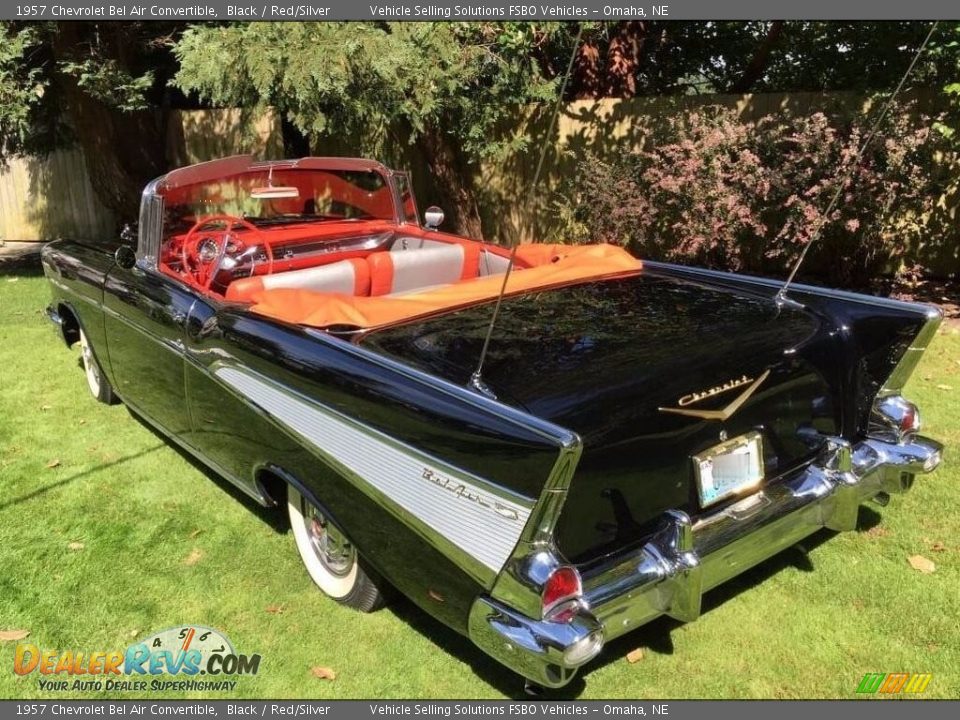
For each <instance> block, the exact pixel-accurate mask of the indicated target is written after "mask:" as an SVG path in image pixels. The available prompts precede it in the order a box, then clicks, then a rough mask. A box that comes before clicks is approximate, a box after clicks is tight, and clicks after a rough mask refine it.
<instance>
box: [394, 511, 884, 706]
mask: <svg viewBox="0 0 960 720" xmlns="http://www.w3.org/2000/svg"><path fill="white" fill-rule="evenodd" d="M880 520H881V516H880V514H879V513H878V512H876V511H875V510H873V509H872V508H869V507H865V506H863V507H861V508H860V516H859V520H858V523H857V531H858V532H865V531H867V530H869V529H870V528H872V527H874V526H876V525H877V524H878V523H879V522H880ZM836 534H837V533H836V532H834V531H832V530H826V529H822V530H819V531H817V532H815V533H814V534H813V535H810V536H809V537H808V538H806V539H804V540H803V541H801V542H800V543H797V544H796V545H793V546H791V547H789V548H787V549H786V550H784V551H782V552H780V553H778V554H777V555H774V556H773V557H772V558H770V559H768V560H766V561H764V562H762V563H760V564H759V565H757V566H755V567H753V568H751V569H749V570H747V571H745V572H743V573H741V574H740V575H738V576H736V577H734V578H732V579H731V580H728V581H727V582H725V583H724V584H722V585H720V586H719V587H717V588H714V589H713V590H710V591H709V592H707V593H706V594H705V595H704V596H703V601H702V608H701V610H702V614H704V615H706V614H707V613H709V612H710V611H711V610H714V609H715V608H718V607H720V606H721V605H723V604H724V603H726V602H728V601H730V600H732V599H734V598H735V597H737V596H738V595H740V594H741V593H744V592H746V591H748V590H751V589H752V588H754V587H756V586H758V585H761V584H763V583H764V582H766V581H768V580H769V579H771V578H772V577H773V576H775V575H777V574H778V573H780V572H781V571H783V570H786V569H788V568H793V569H795V570H799V571H800V572H804V573H808V572H813V571H814V570H815V568H814V565H813V562H812V561H811V559H810V555H809V553H810V552H811V551H812V550H814V549H816V548H817V547H819V546H820V545H822V544H823V543H825V542H827V541H828V540H830V539H831V538H833V537H834V536H835V535H836ZM388 610H389V611H390V612H392V613H393V614H394V615H395V616H396V617H397V618H399V619H400V620H401V621H403V622H404V623H405V624H406V625H408V626H410V627H411V628H412V629H413V630H415V631H416V632H418V633H420V634H421V635H424V636H426V637H428V638H430V639H431V640H432V641H433V642H434V643H435V644H437V645H439V646H440V647H441V648H442V649H443V650H444V651H446V652H448V653H450V654H451V655H453V656H455V657H457V658H459V659H460V660H462V661H463V662H465V663H466V664H468V665H470V667H472V668H473V670H474V672H475V673H476V674H477V676H478V677H479V678H480V679H481V680H483V681H484V682H486V683H488V684H489V685H491V686H492V687H494V688H495V689H496V690H498V691H499V692H502V693H503V694H504V695H507V696H509V697H511V698H513V699H516V700H529V699H530V697H529V696H528V695H526V694H525V693H524V689H523V680H522V678H520V677H519V676H518V675H516V674H515V673H513V672H512V671H510V670H508V669H507V668H505V667H504V666H502V665H500V664H499V663H498V662H496V661H495V660H493V659H492V658H490V657H488V656H487V655H486V654H485V653H483V652H482V651H481V650H480V649H479V648H477V647H476V646H475V645H474V644H473V643H472V642H471V641H470V640H469V638H466V637H464V636H462V635H460V634H459V633H457V632H455V631H454V630H451V629H450V628H447V627H446V626H444V625H442V624H441V623H439V622H437V621H436V620H434V619H433V618H432V617H430V616H429V615H427V614H426V613H425V612H424V611H423V610H421V609H420V608H419V607H417V606H416V605H415V604H414V603H412V602H410V601H409V600H406V599H405V598H398V599H397V600H395V601H394V602H393V603H391V605H390V606H389V607H388ZM683 624H684V623H682V622H679V621H677V620H673V619H671V618H668V617H665V616H664V617H660V618H657V619H656V620H653V621H651V622H649V623H647V624H646V625H643V626H641V627H639V628H637V629H636V630H633V631H632V632H629V633H627V634H626V635H623V636H622V637H619V638H616V639H615V640H612V641H610V642H608V643H606V644H605V645H604V648H603V652H602V653H601V654H600V656H599V657H598V658H596V659H595V660H593V661H592V662H590V663H588V664H587V665H586V666H584V667H583V668H582V669H581V671H580V672H579V673H578V675H577V677H576V678H574V680H573V681H572V682H571V683H570V684H569V685H567V686H566V687H563V688H558V689H545V690H544V691H543V694H542V697H543V698H544V699H549V700H574V699H576V698H578V697H580V695H581V694H582V693H583V691H584V689H585V688H586V683H587V682H588V681H589V677H590V673H592V672H593V671H595V670H599V669H601V668H604V667H606V666H607V665H610V664H612V663H615V662H620V661H622V660H623V658H624V656H625V655H626V654H627V653H629V652H630V651H631V650H634V649H635V648H638V647H643V648H645V649H646V650H648V651H650V652H652V653H653V654H656V655H672V654H673V652H674V644H673V638H672V632H673V631H674V630H675V629H676V628H678V627H680V626H681V625H683Z"/></svg>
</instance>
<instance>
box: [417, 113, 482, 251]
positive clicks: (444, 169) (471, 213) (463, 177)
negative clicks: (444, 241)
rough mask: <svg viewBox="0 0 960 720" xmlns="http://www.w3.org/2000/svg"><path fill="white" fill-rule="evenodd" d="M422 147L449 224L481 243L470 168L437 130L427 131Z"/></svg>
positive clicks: (478, 210)
mask: <svg viewBox="0 0 960 720" xmlns="http://www.w3.org/2000/svg"><path fill="white" fill-rule="evenodd" d="M420 146H421V148H422V149H423V151H424V155H425V156H426V160H427V166H428V167H429V169H430V174H431V175H432V176H433V179H434V182H433V185H434V187H436V188H437V191H438V193H439V195H440V198H441V202H442V203H443V205H444V208H443V209H444V211H445V212H446V215H447V221H446V222H447V223H449V225H450V227H451V228H452V229H453V231H454V232H455V233H457V234H458V235H464V236H466V237H469V238H473V239H474V240H482V239H483V227H482V225H481V222H480V209H479V206H478V204H477V195H476V190H475V188H474V184H473V173H472V172H471V171H470V168H469V167H467V164H466V163H465V162H464V160H463V158H462V157H461V156H460V153H459V152H458V151H457V149H456V148H455V147H454V146H453V145H452V144H451V143H450V140H449V138H448V137H447V136H446V135H444V134H443V132H442V131H441V130H439V129H438V128H436V127H433V126H431V127H428V128H426V129H425V130H424V132H423V134H422V135H421V138H420Z"/></svg>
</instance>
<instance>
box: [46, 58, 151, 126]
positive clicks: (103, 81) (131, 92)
mask: <svg viewBox="0 0 960 720" xmlns="http://www.w3.org/2000/svg"><path fill="white" fill-rule="evenodd" d="M59 67H60V71H61V72H63V73H64V74H65V75H69V76H71V77H73V78H75V79H76V81H77V86H78V87H80V88H82V89H83V90H84V91H85V92H86V93H87V94H88V95H90V96H91V97H93V98H96V99H97V100H99V101H100V102H102V103H104V104H106V105H111V106H113V107H116V108H117V109H118V110H122V111H124V112H132V111H134V110H144V109H146V108H147V107H149V104H148V103H147V98H146V93H147V91H148V90H149V89H150V87H151V86H152V85H153V80H154V75H153V72H152V71H149V70H148V71H147V72H145V73H143V74H142V75H139V76H134V75H131V74H130V73H129V72H128V71H126V70H124V69H123V68H121V67H119V66H118V65H117V62H116V60H114V59H112V58H107V59H103V58H95V57H86V58H83V59H82V60H80V61H72V60H71V61H65V62H62V63H60V66H59Z"/></svg>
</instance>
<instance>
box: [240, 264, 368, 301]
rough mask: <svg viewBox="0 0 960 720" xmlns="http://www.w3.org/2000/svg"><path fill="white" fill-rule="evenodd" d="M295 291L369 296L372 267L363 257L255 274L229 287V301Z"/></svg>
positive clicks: (249, 299) (248, 299) (247, 299)
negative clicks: (261, 293)
mask: <svg viewBox="0 0 960 720" xmlns="http://www.w3.org/2000/svg"><path fill="white" fill-rule="evenodd" d="M275 288H294V289H300V290H314V291H316V292H328V293H343V294H346V295H369V294H370V268H369V267H368V265H367V261H366V260H364V259H363V258H351V259H350V260H340V261H339V262H335V263H330V264H329V265H318V266H317V267H311V268H304V269H302V270H289V271H287V272H282V273H276V274H273V275H255V276H253V277H248V278H241V279H239V280H234V281H233V282H232V283H230V285H229V286H228V287H227V294H226V296H225V297H226V299H227V300H234V301H237V302H250V301H251V300H252V299H253V295H254V294H255V293H257V292H259V291H260V290H273V289H275Z"/></svg>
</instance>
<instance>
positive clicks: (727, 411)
mask: <svg viewBox="0 0 960 720" xmlns="http://www.w3.org/2000/svg"><path fill="white" fill-rule="evenodd" d="M769 374H770V371H769V370H766V371H764V373H763V375H761V376H760V377H758V378H757V379H756V380H754V379H753V378H751V377H747V376H746V375H744V376H743V377H740V378H737V379H736V380H728V381H727V382H725V383H723V385H717V386H716V387H712V388H709V389H707V390H703V391H701V392H695V393H690V394H689V395H684V396H683V397H682V398H680V399H679V400H678V401H677V405H679V406H680V407H675V408H663V407H662V408H659V410H660V412H665V413H673V414H674V415H686V416H687V417H695V418H702V419H703V420H726V419H727V418H729V417H730V416H732V415H733V414H734V413H735V412H736V411H737V410H739V409H740V406H741V405H743V404H744V403H745V402H746V401H747V400H749V399H750V396H751V395H753V393H754V392H756V390H757V388H758V387H760V385H761V384H762V383H763V381H764V380H766V379H767V376H768V375H769ZM744 385H747V386H748V387H747V388H746V389H745V390H744V391H743V392H742V393H740V394H739V395H737V397H736V398H734V400H733V401H732V402H731V403H730V404H729V405H727V406H726V407H724V408H720V409H719V410H697V409H694V408H689V409H688V408H687V407H686V406H687V405H693V404H694V403H698V402H700V401H701V400H706V399H707V398H711V397H714V396H715V395H722V394H723V393H727V392H730V391H731V390H736V389H737V388H739V387H743V386H744Z"/></svg>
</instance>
